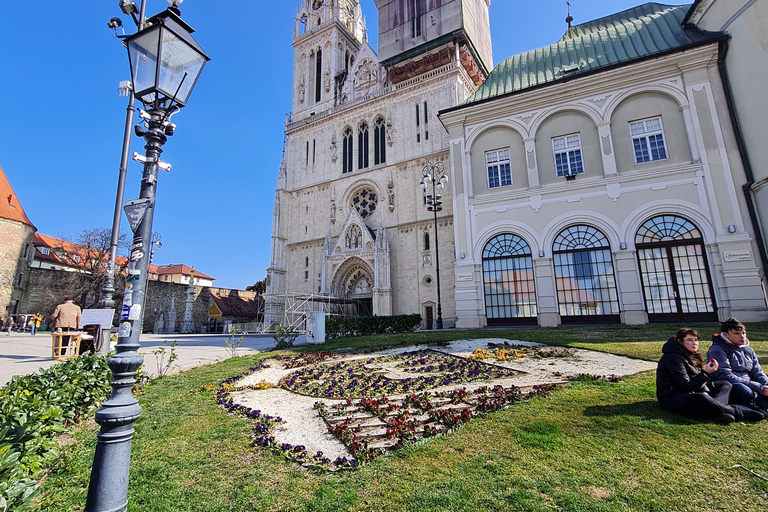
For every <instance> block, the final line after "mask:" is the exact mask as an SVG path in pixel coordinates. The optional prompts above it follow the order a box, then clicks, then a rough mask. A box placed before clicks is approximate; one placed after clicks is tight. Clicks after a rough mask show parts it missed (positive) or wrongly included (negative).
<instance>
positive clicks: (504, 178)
mask: <svg viewBox="0 0 768 512" xmlns="http://www.w3.org/2000/svg"><path fill="white" fill-rule="evenodd" d="M485 165H486V167H487V168H488V188H496V187H503V186H505V185H511V184H512V172H511V171H510V168H509V149H500V150H498V151H488V152H487V153H486V154H485Z"/></svg>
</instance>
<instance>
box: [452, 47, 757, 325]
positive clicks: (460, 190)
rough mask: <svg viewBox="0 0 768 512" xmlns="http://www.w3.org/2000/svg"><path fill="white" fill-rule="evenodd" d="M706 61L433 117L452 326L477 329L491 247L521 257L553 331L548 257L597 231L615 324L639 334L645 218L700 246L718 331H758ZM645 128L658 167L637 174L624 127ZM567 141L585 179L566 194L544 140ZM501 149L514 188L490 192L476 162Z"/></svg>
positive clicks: (703, 54) (723, 123)
mask: <svg viewBox="0 0 768 512" xmlns="http://www.w3.org/2000/svg"><path fill="white" fill-rule="evenodd" d="M716 55H717V46H716V45H711V46H709V47H705V48H699V49H697V50H689V51H687V52H684V53H678V54H674V55H670V56H666V57H663V58H659V59H655V60H654V61H646V62H643V63H639V64H635V65H632V66H624V67H622V68H621V69H618V70H612V71H606V72H604V73H601V74H598V75H595V76H592V77H587V78H581V79H577V80H572V81H571V82H569V83H568V84H553V85H552V86H549V87H547V88H545V89H539V90H537V91H536V92H523V93H519V94H516V95H513V96H511V97H503V98H498V99H496V100H494V101H490V102H485V103H481V104H477V105H473V106H469V107H467V108H464V109H460V110H458V111H454V112H450V113H445V114H442V115H441V119H442V120H443V122H444V123H445V124H446V126H448V127H449V130H450V137H451V160H452V162H453V164H454V170H455V174H456V178H455V182H456V183H459V184H460V185H459V186H456V187H454V193H455V194H456V195H455V198H454V201H455V203H456V208H455V212H456V214H457V215H456V217H457V222H456V226H455V228H456V243H457V249H456V251H457V253H459V255H460V256H459V259H458V260H457V263H456V267H455V272H456V276H457V278H456V280H457V284H456V304H457V306H456V307H457V316H458V324H457V325H459V326H461V327H475V326H481V325H485V323H486V322H487V318H486V316H485V300H486V292H487V288H486V287H484V284H483V272H482V261H483V249H484V248H485V246H486V244H487V243H488V241H489V240H491V239H492V238H493V237H495V236H497V235H499V234H503V233H511V234H515V235H517V236H520V237H521V238H523V239H524V240H525V242H526V243H527V244H528V245H529V246H530V249H531V255H532V260H533V273H534V274H535V288H536V300H537V305H538V315H537V318H536V321H537V322H538V323H539V324H540V325H557V324H559V323H561V321H562V318H561V309H560V308H559V307H558V302H559V297H560V296H559V295H558V293H557V283H556V280H555V270H556V269H555V268H554V258H553V253H552V251H553V245H552V244H553V241H554V239H555V237H556V236H557V235H558V233H560V232H561V231H562V230H563V229H565V228H567V227H568V226H572V225H575V224H581V225H588V226H591V227H594V228H596V229H598V230H600V231H601V232H602V233H603V234H604V235H605V236H606V237H607V239H608V241H609V243H610V254H611V262H610V265H611V268H612V273H613V275H614V277H615V280H616V288H617V293H618V303H619V309H620V315H619V319H620V321H622V322H624V323H628V324H635V323H645V322H647V321H648V312H647V311H646V304H645V301H644V293H650V291H649V290H650V289H649V288H646V289H645V290H644V288H643V283H642V282H641V277H640V271H639V267H638V265H639V262H638V251H637V250H636V247H635V236H636V234H637V232H638V229H639V228H640V226H641V225H642V223H643V222H645V221H646V220H648V219H650V218H652V217H654V216H657V215H676V216H679V217H682V218H685V219H687V220H688V221H690V222H692V223H693V224H694V225H695V226H696V227H697V228H698V229H699V230H700V232H701V233H702V236H703V239H704V247H705V257H706V260H707V270H708V272H709V275H710V279H711V282H712V288H713V291H714V302H715V305H716V307H717V311H716V312H717V316H718V317H719V318H720V319H724V318H725V317H727V316H731V315H734V316H737V317H738V318H740V319H744V320H745V321H746V320H748V321H754V320H765V319H766V318H768V312H767V311H766V301H765V296H764V294H763V291H762V289H761V284H760V282H761V272H760V269H759V261H758V259H757V254H758V253H757V247H756V245H755V242H754V239H753V236H752V233H751V232H750V229H751V228H750V225H749V222H748V221H747V219H746V217H745V213H743V212H745V211H746V205H745V203H744V200H743V197H740V195H739V188H740V186H741V184H742V183H743V182H744V170H743V168H742V167H741V164H740V159H739V155H738V152H737V151H736V147H735V145H734V144H732V142H733V140H734V139H733V132H732V130H731V129H730V127H729V119H728V118H727V117H725V118H724V117H722V114H721V112H719V111H718V109H717V108H716V105H717V104H718V102H719V101H722V99H723V89H722V85H721V83H720V82H719V79H718V75H717V72H716V68H714V66H713V63H714V62H716V60H715V57H716ZM713 68H714V69H713ZM652 117H660V118H661V120H662V124H663V128H664V137H665V145H666V148H667V150H668V158H665V159H662V160H656V161H650V162H645V163H640V164H638V163H635V159H634V150H633V147H632V142H631V138H630V136H629V123H630V122H635V121H637V120H643V119H647V118H652ZM572 133H579V134H580V135H581V140H582V150H583V162H584V166H585V172H584V173H583V174H578V175H577V177H576V178H575V180H572V181H568V180H566V179H565V178H563V177H557V176H556V173H555V169H554V152H553V148H552V138H553V137H560V136H564V135H568V134H572ZM521 141H522V143H521ZM500 147H508V148H510V151H511V153H512V155H513V156H512V168H513V178H514V179H513V183H512V185H510V186H505V187H498V188H488V185H487V169H486V165H485V159H484V154H485V152H486V151H488V150H491V149H498V148H500ZM521 152H525V155H522V154H521ZM478 153H479V154H478ZM521 167H522V169H521ZM526 174H527V176H528V180H526V179H525V178H524V176H525V175H526ZM465 211H466V212H467V213H466V214H463V212H465ZM729 226H731V228H730V229H729ZM462 254H463V255H464V257H462V256H461V255H462ZM684 270H685V269H684Z"/></svg>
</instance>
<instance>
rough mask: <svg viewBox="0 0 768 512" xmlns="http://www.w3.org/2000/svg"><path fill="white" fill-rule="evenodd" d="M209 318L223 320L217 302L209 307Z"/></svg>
mask: <svg viewBox="0 0 768 512" xmlns="http://www.w3.org/2000/svg"><path fill="white" fill-rule="evenodd" d="M208 318H216V319H218V320H221V310H220V309H219V307H218V306H217V305H216V304H211V307H209V308H208Z"/></svg>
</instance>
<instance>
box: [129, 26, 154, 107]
mask: <svg viewBox="0 0 768 512" xmlns="http://www.w3.org/2000/svg"><path fill="white" fill-rule="evenodd" d="M158 32H159V27H157V28H156V29H148V30H146V31H144V32H143V33H141V34H139V35H138V36H137V37H134V38H133V39H131V40H130V41H129V42H128V58H129V59H130V64H131V77H132V79H133V90H134V91H136V95H137V96H138V97H139V98H140V99H141V100H142V101H145V102H146V101H148V100H150V101H151V100H152V99H154V94H153V92H154V87H155V75H156V73H157V56H158V51H159V45H158V41H159V33H158Z"/></svg>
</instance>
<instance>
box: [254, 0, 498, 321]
mask: <svg viewBox="0 0 768 512" xmlns="http://www.w3.org/2000/svg"><path fill="white" fill-rule="evenodd" d="M489 5H490V0H376V6H377V8H378V27H379V44H378V48H379V53H378V54H377V53H376V52H375V51H374V50H373V49H372V48H371V46H370V45H369V43H368V40H367V35H366V23H365V19H364V17H363V15H362V12H361V8H360V3H359V1H358V0H302V1H301V4H300V5H299V8H298V11H297V16H296V21H295V25H294V32H293V47H294V69H293V97H292V111H291V114H290V115H289V117H288V119H287V122H286V127H285V146H284V150H283V159H282V162H281V165H280V169H279V173H278V177H277V190H276V193H275V206H274V214H273V227H272V252H271V264H270V267H269V268H268V270H267V293H266V300H267V311H266V319H265V323H266V324H267V325H269V324H271V323H275V322H278V321H282V316H281V313H282V311H283V309H284V308H285V307H286V300H288V299H287V297H288V296H289V295H292V294H300V295H302V296H304V297H314V296H317V297H321V298H326V299H327V300H329V301H335V302H336V303H342V304H343V303H350V302H354V303H355V304H357V305H358V306H362V307H361V309H359V310H358V311H359V312H367V313H368V314H374V315H394V314H410V313H420V314H421V315H422V317H423V318H424V319H425V323H426V325H425V326H426V327H431V323H432V319H433V318H435V315H436V305H437V291H436V278H437V276H436V265H437V263H438V262H437V261H436V260H435V253H436V249H439V251H438V252H439V256H440V261H439V268H440V272H441V286H442V293H443V297H442V302H443V308H444V309H443V310H444V313H443V316H444V317H445V319H446V325H448V326H450V325H452V324H453V321H452V319H453V317H455V311H454V304H453V286H454V282H453V281H454V280H453V275H454V271H453V262H454V260H455V254H454V227H453V208H452V205H451V201H450V199H449V198H450V196H451V192H450V190H451V187H452V185H451V182H450V181H449V182H448V185H447V187H446V191H445V196H446V201H445V205H444V209H443V210H442V212H441V213H440V215H439V217H438V223H437V224H438V227H437V229H438V230H439V232H438V233H434V230H435V225H434V219H433V217H432V215H433V214H432V213H430V212H428V211H427V208H426V196H425V194H424V192H423V191H422V190H421V188H420V187H419V183H420V181H421V180H422V176H423V169H424V167H425V166H426V165H430V164H434V163H436V162H443V163H444V165H445V167H446V169H447V171H448V175H449V176H450V175H451V172H450V165H449V159H448V155H449V148H448V138H447V132H446V131H445V129H444V128H443V126H442V125H441V124H440V123H439V121H438V119H437V117H436V114H437V112H438V111H440V110H443V109H448V108H451V107H454V106H456V105H459V104H460V103H461V102H463V101H464V100H466V99H467V98H468V97H469V96H470V95H471V94H472V93H474V92H475V91H476V89H477V87H478V86H479V85H480V84H481V83H482V82H483V80H484V79H485V77H486V76H487V73H488V70H490V69H491V68H492V66H493V63H492V53H491V39H490V25H489V18H488V9H489ZM435 240H439V244H440V245H439V248H437V247H435Z"/></svg>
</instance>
